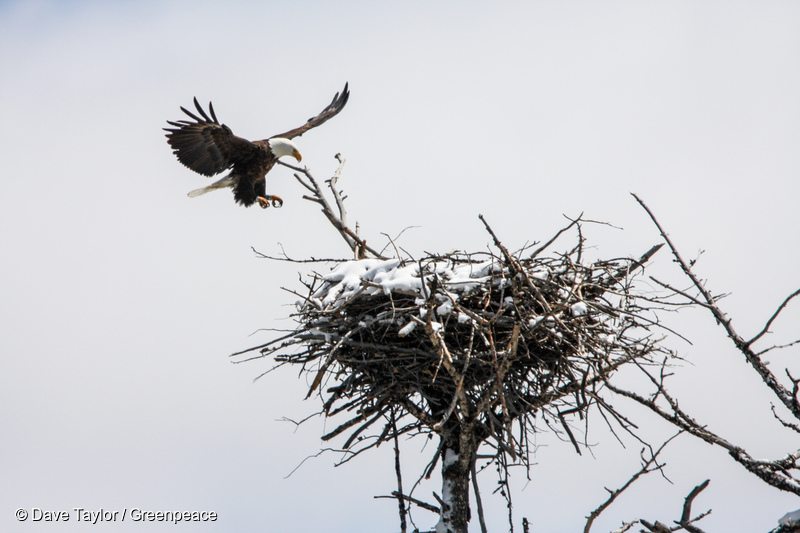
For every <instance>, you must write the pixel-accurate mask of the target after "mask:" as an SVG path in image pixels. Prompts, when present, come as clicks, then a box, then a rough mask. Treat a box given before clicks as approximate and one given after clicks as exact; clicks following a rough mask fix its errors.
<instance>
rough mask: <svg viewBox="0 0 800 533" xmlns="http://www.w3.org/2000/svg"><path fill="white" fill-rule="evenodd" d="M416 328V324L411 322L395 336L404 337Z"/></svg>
mask: <svg viewBox="0 0 800 533" xmlns="http://www.w3.org/2000/svg"><path fill="white" fill-rule="evenodd" d="M416 327H417V323H416V322H414V321H413V320H412V321H411V322H409V323H408V324H406V325H405V326H403V327H402V328H400V331H398V332H397V334H398V335H400V336H401V337H405V336H406V335H408V334H409V333H411V332H412V331H414V328H416Z"/></svg>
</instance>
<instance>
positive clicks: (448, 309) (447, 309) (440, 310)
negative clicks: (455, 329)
mask: <svg viewBox="0 0 800 533" xmlns="http://www.w3.org/2000/svg"><path fill="white" fill-rule="evenodd" d="M452 312H453V302H451V301H450V300H447V301H446V302H444V303H442V305H440V306H439V307H437V308H436V314H437V315H439V316H445V315H449V314H450V313H452Z"/></svg>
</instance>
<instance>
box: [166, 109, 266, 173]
mask: <svg viewBox="0 0 800 533" xmlns="http://www.w3.org/2000/svg"><path fill="white" fill-rule="evenodd" d="M194 106H195V108H197V113H198V114H199V115H200V116H197V115H195V114H194V113H192V112H191V111H189V110H188V109H186V108H184V107H181V111H183V112H184V113H186V114H187V115H188V116H189V117H190V118H191V119H192V121H189V120H178V121H175V122H173V121H169V120H168V121H167V123H168V124H169V125H170V126H173V127H172V128H164V130H165V131H166V132H167V142H168V143H169V145H170V146H171V147H172V151H173V152H174V153H175V155H176V156H177V157H178V160H179V161H180V162H181V163H183V164H184V165H186V166H187V167H189V168H190V169H192V170H194V171H195V172H198V173H200V174H202V175H204V176H213V175H214V174H219V173H220V172H222V171H223V170H226V169H228V168H231V167H232V166H234V165H235V164H236V163H238V162H240V161H241V160H243V159H244V160H246V159H249V158H251V157H253V156H255V155H257V154H258V153H259V152H260V151H262V149H261V148H259V147H258V146H257V145H255V144H253V143H252V142H250V141H248V140H247V139H242V138H241V137H237V136H236V135H234V134H233V132H232V131H231V129H230V128H229V127H228V126H226V125H225V124H220V123H219V121H218V120H217V115H216V114H215V113H214V106H212V105H211V103H210V102H209V104H208V111H209V114H210V115H211V116H210V117H209V115H208V114H207V113H206V112H205V111H204V110H203V108H202V107H201V106H200V103H199V102H198V101H197V98H195V99H194Z"/></svg>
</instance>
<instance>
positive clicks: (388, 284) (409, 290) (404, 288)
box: [311, 259, 502, 332]
mask: <svg viewBox="0 0 800 533" xmlns="http://www.w3.org/2000/svg"><path fill="white" fill-rule="evenodd" d="M501 269H502V266H501V265H499V264H497V263H496V262H494V261H491V260H489V261H483V262H475V263H459V264H455V265H454V264H452V263H451V262H448V261H430V262H425V263H424V264H423V272H422V274H420V264H419V263H403V262H402V261H400V260H399V259H359V260H354V261H345V262H343V263H340V264H339V265H337V266H336V267H335V268H334V269H333V270H331V271H330V272H328V273H327V274H325V275H324V276H322V280H323V284H322V286H321V287H320V288H319V289H317V290H316V291H315V292H314V294H313V295H312V297H311V299H312V301H316V302H318V303H320V304H321V305H322V306H323V307H326V308H330V307H333V308H337V307H339V306H340V305H342V304H343V303H345V302H347V301H348V300H350V299H351V298H352V297H354V296H356V295H360V294H364V295H374V294H379V293H381V292H382V293H384V294H390V293H401V294H408V295H416V296H417V297H419V298H424V297H425V294H424V292H423V288H422V283H423V280H425V281H426V282H430V279H431V276H433V275H436V276H437V277H438V279H439V280H440V282H442V283H443V284H444V286H445V288H446V290H447V293H448V294H449V295H450V296H452V297H453V299H454V300H458V298H459V296H460V295H461V294H466V293H468V292H470V291H471V290H473V289H475V288H476V287H479V286H480V285H482V284H483V283H485V282H486V281H487V280H488V279H489V277H490V274H491V273H492V272H499V271H500V270H501ZM421 301H422V302H424V300H421ZM437 311H438V312H439V313H440V314H448V313H449V312H450V311H452V303H451V302H449V301H443V302H441V305H440V306H439V308H438V309H437ZM409 332H410V331H409Z"/></svg>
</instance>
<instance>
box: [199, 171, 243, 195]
mask: <svg viewBox="0 0 800 533" xmlns="http://www.w3.org/2000/svg"><path fill="white" fill-rule="evenodd" d="M235 183H236V182H235V180H234V179H233V178H232V177H231V176H230V174H229V175H227V176H225V177H224V178H222V179H221V180H217V181H215V182H214V183H212V184H211V185H208V186H206V187H200V188H199V189H195V190H193V191H189V192H188V193H187V195H188V196H189V198H196V197H198V196H200V195H201V194H205V193H207V192H211V191H215V190H217V189H224V188H225V187H233V186H234V185H235Z"/></svg>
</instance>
